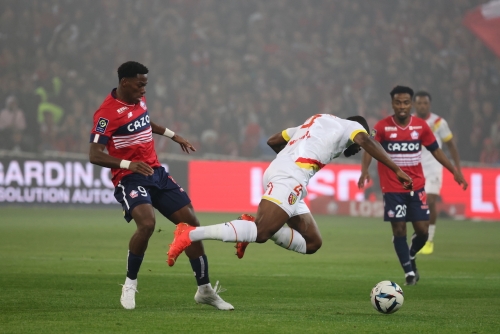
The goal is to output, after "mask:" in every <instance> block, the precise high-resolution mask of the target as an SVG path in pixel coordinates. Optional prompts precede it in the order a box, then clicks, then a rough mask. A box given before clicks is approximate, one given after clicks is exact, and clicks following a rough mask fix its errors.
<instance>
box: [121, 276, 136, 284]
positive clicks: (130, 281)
mask: <svg viewBox="0 0 500 334" xmlns="http://www.w3.org/2000/svg"><path fill="white" fill-rule="evenodd" d="M124 285H133V286H137V279H130V278H128V277H127V278H126V279H125V284H124Z"/></svg>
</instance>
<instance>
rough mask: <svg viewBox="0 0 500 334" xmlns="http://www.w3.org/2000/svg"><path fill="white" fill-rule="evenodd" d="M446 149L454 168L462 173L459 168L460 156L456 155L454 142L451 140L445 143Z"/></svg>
mask: <svg viewBox="0 0 500 334" xmlns="http://www.w3.org/2000/svg"><path fill="white" fill-rule="evenodd" d="M446 147H448V151H450V155H451V158H452V159H453V162H454V163H455V168H456V169H458V170H459V171H460V172H462V168H461V166H460V155H459V154H458V149H457V145H456V144H455V140H454V139H453V138H451V139H450V140H448V141H447V142H446Z"/></svg>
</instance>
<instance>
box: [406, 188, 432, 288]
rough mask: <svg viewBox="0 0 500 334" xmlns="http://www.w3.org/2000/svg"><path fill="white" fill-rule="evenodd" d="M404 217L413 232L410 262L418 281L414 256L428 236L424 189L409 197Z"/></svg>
mask: <svg viewBox="0 0 500 334" xmlns="http://www.w3.org/2000/svg"><path fill="white" fill-rule="evenodd" d="M406 217H407V219H408V220H410V221H411V222H412V224H413V230H414V231H415V232H414V233H413V235H412V238H411V245H410V261H411V265H412V268H413V271H414V272H415V279H416V280H418V279H419V278H420V275H419V273H418V270H417V264H416V255H417V253H418V252H419V251H420V250H421V249H422V247H424V245H425V242H426V241H427V237H428V236H429V207H428V205H427V194H426V192H425V190H424V189H419V190H416V191H415V193H414V195H413V196H411V201H410V202H409V203H408V212H407V216H406Z"/></svg>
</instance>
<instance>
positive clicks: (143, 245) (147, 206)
mask: <svg viewBox="0 0 500 334" xmlns="http://www.w3.org/2000/svg"><path fill="white" fill-rule="evenodd" d="M147 183H148V180H147V179H146V180H144V179H142V178H141V179H138V178H137V177H136V176H135V175H133V174H132V175H128V176H126V177H125V178H123V179H122V180H121V182H120V183H119V184H118V186H117V187H116V189H115V198H116V199H117V201H118V202H120V203H121V204H122V207H123V211H124V214H125V220H126V221H127V222H130V221H131V220H132V219H133V220H134V221H135V224H136V226H137V229H136V231H135V232H134V234H133V235H132V237H131V238H130V241H129V251H128V257H127V277H126V279H125V283H124V284H123V288H122V295H121V298H120V302H121V304H122V306H123V307H124V308H126V309H134V308H135V293H136V292H137V275H138V273H139V270H140V267H141V264H142V261H143V259H144V253H145V252H146V249H147V247H148V242H149V238H150V237H151V235H152V234H153V231H154V228H155V213H154V209H153V206H152V205H151V197H150V194H149V191H148V188H147V187H146V186H145V185H146V184H147Z"/></svg>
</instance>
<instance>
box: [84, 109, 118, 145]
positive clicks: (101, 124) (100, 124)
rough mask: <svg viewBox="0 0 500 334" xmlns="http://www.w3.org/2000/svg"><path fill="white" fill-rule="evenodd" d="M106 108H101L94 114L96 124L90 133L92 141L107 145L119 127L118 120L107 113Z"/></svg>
mask: <svg viewBox="0 0 500 334" xmlns="http://www.w3.org/2000/svg"><path fill="white" fill-rule="evenodd" d="M107 114H108V113H106V110H105V109H99V110H97V111H96V112H95V114H94V125H93V127H92V132H91V133H90V142H91V143H96V144H103V145H106V144H107V143H108V141H109V139H110V138H111V136H112V134H113V133H114V132H115V131H116V129H117V124H116V123H117V122H116V121H115V120H113V119H111V118H110V117H109V115H107Z"/></svg>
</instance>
